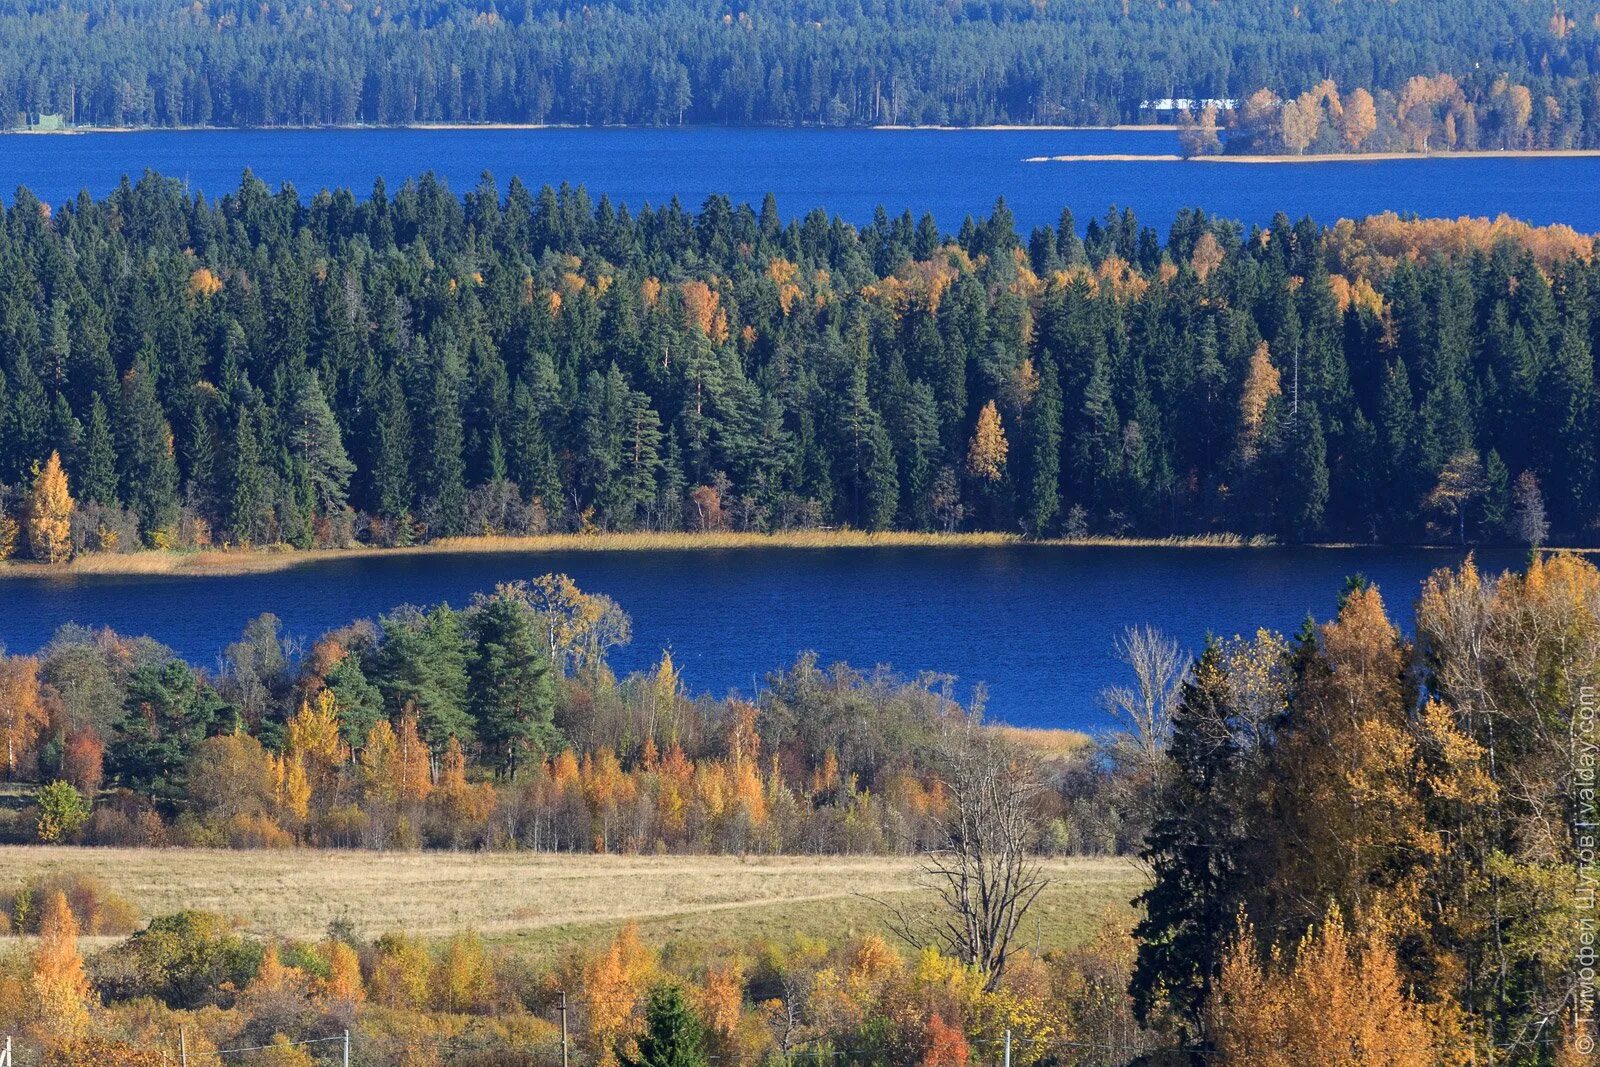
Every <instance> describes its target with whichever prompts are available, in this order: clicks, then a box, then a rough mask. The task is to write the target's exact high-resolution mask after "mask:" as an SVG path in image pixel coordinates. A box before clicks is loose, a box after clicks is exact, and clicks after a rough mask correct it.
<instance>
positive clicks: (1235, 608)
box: [0, 545, 1520, 729]
mask: <svg viewBox="0 0 1600 1067" xmlns="http://www.w3.org/2000/svg"><path fill="white" fill-rule="evenodd" d="M1461 558H1462V553H1461V552H1458V551H1450V550H1428V549H1389V548H1360V549H1302V548H1271V549H1209V548H1171V549H1167V548H1068V547H1061V546H1048V545H1037V546H1030V545H1017V546H1007V547H999V548H904V549H902V548H865V549H731V550H721V551H678V552H654V551H650V552H645V551H636V552H630V551H622V552H576V553H554V552H552V553H521V554H516V553H508V554H495V555H457V556H450V555H437V556H423V555H410V556H403V555H394V556H388V557H384V556H376V557H372V556H368V557H363V558H359V559H350V560H347V561H336V562H332V563H318V564H308V565H305V566H302V567H298V568H294V569H291V570H287V571H283V572H280V573H276V574H264V575H250V576H243V577H226V578H221V577H219V578H192V577H191V578H173V577H116V578H112V577H92V576H85V577H73V578H31V577H26V578H7V579H0V642H3V643H4V644H5V645H6V646H7V647H8V648H9V650H10V651H12V652H31V651H33V650H35V649H37V648H38V647H39V646H40V645H42V644H44V643H45V642H46V641H47V640H49V637H50V635H51V633H52V632H54V630H55V629H56V628H57V627H58V626H60V625H61V624H63V623H66V622H78V623H83V624H86V625H92V626H110V627H112V628H113V629H115V630H117V631H119V632H121V633H126V634H149V635H151V636H152V637H155V638H157V639H158V640H160V641H163V642H165V643H166V644H169V645H171V646H172V647H173V648H174V649H176V650H177V651H178V652H179V653H181V654H182V655H183V656H185V657H186V658H188V659H189V660H190V661H191V662H193V663H196V664H199V665H203V666H209V667H214V666H216V664H217V661H218V657H219V655H220V653H221V651H222V649H223V648H224V646H226V645H227V644H228V642H230V641H232V640H234V639H236V638H237V636H238V634H239V632H240V631H241V630H242V629H243V627H244V624H245V623H246V622H247V621H248V620H249V619H250V618H252V617H253V616H255V615H257V614H259V613H261V612H264V611H271V612H274V613H276V614H277V615H278V616H279V617H280V618H281V619H282V620H283V623H284V629H285V632H286V633H288V634H289V635H292V636H295V637H298V638H301V639H305V641H306V643H307V644H309V641H310V639H314V638H315V637H317V636H318V635H319V634H321V633H322V632H323V631H325V630H327V629H331V628H333V627H336V626H340V625H343V624H344V623H346V622H349V621H351V620H353V619H357V618H368V617H376V616H377V615H379V614H381V613H383V612H386V611H389V610H390V609H392V608H393V607H395V606H396V605H398V604H403V603H413V604H433V603H437V602H440V601H448V602H449V603H451V604H453V605H456V606H462V605H465V604H466V603H467V602H468V600H469V599H470V597H471V595H472V594H473V593H474V592H479V591H488V590H491V589H492V588H493V587H494V585H495V583H497V582H503V581H508V580H511V579H515V578H533V577H536V576H538V575H540V574H543V573H545V572H547V571H565V572H567V573H568V574H571V575H572V576H573V578H575V579H576V580H577V582H578V584H579V585H580V586H581V587H582V588H583V589H585V590H586V591H589V592H600V593H606V594H609V595H610V596H612V597H613V598H615V599H616V600H617V601H618V602H619V603H620V604H621V605H622V607H623V608H624V609H625V610H627V611H628V612H629V614H630V615H632V617H633V628H634V639H633V643H632V644H631V645H630V646H628V647H626V648H622V649H619V650H617V651H616V652H615V653H613V655H612V665H613V666H614V667H615V668H616V669H617V670H618V671H619V673H626V672H628V671H632V670H643V669H647V668H648V667H649V666H650V665H651V664H652V663H654V661H655V660H656V659H657V658H658V657H659V656H660V654H661V650H662V649H663V648H670V649H671V650H672V654H673V658H674V659H675V660H677V661H678V663H679V664H680V666H681V667H682V668H683V674H684V679H685V682H686V683H687V684H688V686H689V687H690V689H691V690H692V691H695V692H705V691H710V692H712V693H714V694H717V695H721V694H723V693H725V692H726V691H727V690H729V689H738V690H741V691H743V692H745V693H747V694H748V693H750V692H752V691H753V690H754V689H755V688H757V687H758V686H759V685H760V684H761V682H762V680H763V679H764V677H765V675H766V674H767V672H769V671H770V670H772V669H774V668H778V667H782V666H785V665H787V664H788V663H791V662H793V660H794V658H795V655H796V654H797V653H798V652H800V651H801V650H804V649H811V650H814V651H816V652H817V653H818V655H819V656H820V657H821V658H822V659H823V660H824V661H825V662H834V661H837V660H846V661H848V662H850V663H852V664H854V665H856V666H858V667H871V666H873V665H874V664H879V663H885V664H892V665H893V666H894V667H895V668H896V669H898V670H900V671H902V672H905V673H908V674H909V673H916V672H920V671H939V672H944V673H949V674H953V675H956V676H957V677H958V679H959V682H960V685H959V692H960V694H961V695H962V697H963V698H965V697H966V696H968V695H969V694H970V692H971V686H972V685H973V684H974V683H984V684H986V685H987V687H988V690H989V702H988V709H989V713H990V715H991V716H993V717H995V718H999V719H1004V720H1006V721H1008V722H1012V723H1017V724H1022V725H1030V726H1067V727H1077V728H1082V729H1096V728H1099V727H1101V726H1104V725H1106V723H1107V719H1106V716H1105V714H1104V713H1103V712H1102V711H1101V708H1100V704H1099V699H1098V698H1099V693H1100V691H1101V690H1102V689H1103V688H1104V687H1106V686H1107V685H1112V684H1117V683H1122V682H1125V681H1127V678H1126V672H1125V670H1124V669H1123V668H1121V667H1120V666H1119V665H1118V664H1117V663H1116V661H1115V660H1114V658H1113V656H1112V641H1113V639H1114V638H1115V637H1116V636H1117V635H1118V634H1120V633H1121V632H1122V630H1123V628H1124V627H1127V626H1132V625H1136V624H1149V625H1152V626H1155V627H1157V628H1159V629H1161V630H1164V631H1166V632H1168V633H1170V634H1172V635H1173V636H1174V637H1177V638H1178V639H1180V640H1181V641H1182V642H1183V643H1184V645H1185V646H1187V647H1188V648H1189V649H1190V650H1198V648H1199V646H1200V644H1201V642H1202V641H1203V640H1204V639H1205V635H1206V634H1207V632H1214V633H1217V634H1220V635H1224V636H1229V635H1232V634H1235V633H1239V632H1244V633H1253V632H1254V631H1255V629H1256V628H1257V627H1260V626H1270V627H1274V628H1277V629H1279V630H1282V631H1284V632H1285V633H1292V632H1294V631H1295V630H1296V629H1297V628H1298V627H1299V625H1300V623H1301V622H1302V621H1303V620H1304V619H1305V617H1306V615H1307V614H1308V613H1310V614H1313V615H1315V616H1316V617H1318V618H1319V619H1325V618H1327V617H1328V616H1329V615H1330V614H1331V613H1332V612H1333V610H1334V605H1335V601H1336V599H1337V597H1338V595H1339V593H1340V591H1341V590H1342V589H1343V587H1344V582H1345V579H1346V577H1347V576H1349V575H1351V574H1355V573H1357V572H1359V573H1362V574H1365V575H1366V576H1367V577H1368V578H1369V579H1371V580H1372V581H1374V582H1376V583H1377V584H1378V586H1379V588H1380V589H1381V590H1382V591H1383V592H1384V594H1385V597H1386V600H1387V602H1388V604H1389V607H1390V612H1391V615H1392V616H1393V617H1394V618H1395V619H1396V620H1397V621H1400V622H1401V624H1402V625H1404V626H1406V627H1409V624H1410V617H1411V605H1412V603H1413V602H1414V601H1415V599H1416V596H1417V592H1418V589H1419V586H1420V583H1421V581H1422V579H1423V578H1425V577H1426V576H1427V575H1428V573H1429V572H1431V571H1432V570H1433V569H1434V568H1437V567H1442V566H1447V565H1453V564H1455V563H1457V562H1459V561H1460V559H1461ZM1478 559H1479V563H1480V565H1481V566H1483V567H1484V568H1485V569H1489V568H1493V569H1495V570H1500V569H1504V568H1506V567H1508V566H1513V565H1515V564H1517V563H1518V562H1519V560H1520V556H1519V555H1518V554H1517V553H1514V552H1509V551H1506V552H1493V551H1491V552H1480V553H1479V554H1478Z"/></svg>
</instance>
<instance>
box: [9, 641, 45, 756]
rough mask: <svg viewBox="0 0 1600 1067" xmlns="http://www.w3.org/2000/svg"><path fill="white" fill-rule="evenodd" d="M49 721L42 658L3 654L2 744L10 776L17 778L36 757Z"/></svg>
mask: <svg viewBox="0 0 1600 1067" xmlns="http://www.w3.org/2000/svg"><path fill="white" fill-rule="evenodd" d="M49 723H50V713H49V709H48V708H47V707H46V706H45V693H44V690H43V689H42V687H41V685H40V682H39V661H38V659H36V658H35V657H33V656H0V743H3V744H4V745H5V752H4V758H5V771H6V777H8V778H10V777H15V776H16V774H17V772H18V771H19V770H20V769H21V768H22V766H23V765H24V764H25V763H27V762H28V761H30V760H31V759H32V758H33V754H34V747H35V746H36V745H37V744H38V743H39V739H40V737H41V736H42V735H43V734H44V730H45V727H46V726H48V725H49Z"/></svg>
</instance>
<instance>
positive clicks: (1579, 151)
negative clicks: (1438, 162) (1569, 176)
mask: <svg viewBox="0 0 1600 1067" xmlns="http://www.w3.org/2000/svg"><path fill="white" fill-rule="evenodd" d="M1592 157H1600V149H1596V148H1516V149H1489V148H1485V149H1474V150H1473V151H1470V152H1322V153H1317V154H1314V155H1308V156H1275V155H1240V156H1229V155H1211V156H1183V155H1178V154H1177V153H1167V152H1162V153H1150V154H1139V153H1105V154H1079V155H1063V156H1029V157H1028V158H1026V159H1024V160H1023V162H1024V163H1392V162H1398V161H1400V160H1432V159H1568V158H1570V159H1587V158H1592Z"/></svg>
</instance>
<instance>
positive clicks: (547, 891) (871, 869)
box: [0, 846, 1142, 957]
mask: <svg viewBox="0 0 1600 1067" xmlns="http://www.w3.org/2000/svg"><path fill="white" fill-rule="evenodd" d="M1046 869H1047V871H1048V873H1049V875H1050V877H1051V885H1050V888H1049V890H1048V891H1047V892H1046V893H1045V894H1044V895H1043V897H1042V898H1041V900H1040V902H1039V904H1038V905H1037V907H1036V911H1035V913H1034V916H1033V917H1034V919H1036V922H1029V923H1028V924H1027V925H1028V931H1027V933H1028V939H1029V940H1030V942H1031V941H1033V940H1035V939H1037V940H1038V941H1039V943H1040V944H1042V945H1043V946H1044V947H1046V948H1048V947H1050V946H1052V945H1062V944H1071V943H1075V942H1077V941H1078V940H1080V939H1081V938H1083V937H1084V936H1086V935H1087V934H1088V933H1089V931H1090V930H1092V929H1093V927H1094V925H1095V924H1096V922H1097V921H1098V920H1099V918H1100V917H1101V916H1102V915H1104V914H1105V913H1106V912H1107V911H1110V910H1115V909H1125V908H1126V907H1128V901H1129V900H1130V899H1131V898H1132V896H1133V895H1134V894H1135V893H1137V892H1138V891H1139V889H1140V888H1141V887H1142V878H1141V875H1140V873H1139V872H1138V870H1137V869H1136V868H1135V867H1134V866H1133V865H1132V864H1130V863H1127V862H1125V861H1121V860H1089V859H1085V860H1052V861H1048V862H1047V864H1046ZM0 870H3V871H4V872H5V874H4V877H3V879H0V882H4V883H10V882H20V881H22V880H24V879H27V878H29V877H31V876H33V875H36V874H41V873H44V872H48V871H62V870H81V871H89V872H92V873H93V874H95V875H97V876H98V877H100V878H101V879H102V880H104V881H105V882H106V883H107V885H109V886H110V887H111V888H112V889H113V890H114V891H115V892H117V893H120V894H121V895H123V896H124V897H126V898H127V899H128V900H129V901H131V902H132V903H133V905H134V906H135V907H136V908H137V909H138V911H139V912H140V914H141V915H142V916H144V917H147V918H148V917H150V916H153V915H162V914H166V913H169V912H174V911H178V910H181V909H184V908H199V909H204V910H208V911H215V912H220V913H222V914H225V915H229V916H232V917H233V918H235V919H237V920H238V921H239V922H241V923H242V924H243V925H244V927H245V928H246V929H248V930H250V931H252V932H254V933H257V934H263V935H276V936H285V937H316V936H319V935H320V934H322V933H323V931H325V930H326V928H327V925H328V923H329V922H330V921H332V920H334V919H337V918H341V917H348V918H349V919H350V920H351V921H352V922H354V924H355V926H356V928H357V929H358V930H359V931H360V932H361V933H363V934H365V935H376V934H379V933H382V932H384V931H386V930H397V929H404V930H409V931H412V932H417V933H422V934H427V935H433V936H438V935H443V934H446V933H449V932H452V931H456V930H461V929H465V928H471V929H475V930H478V931H480V932H482V933H483V934H485V935H486V936H489V937H491V938H492V939H494V940H495V941H498V942H502V943H506V944H512V945H515V946H517V947H518V948H520V949H522V950H524V951H526V952H528V953H530V954H532V955H536V956H546V957H547V956H550V955H554V954H557V953H559V952H561V951H564V950H570V949H571V948H573V947H575V946H578V945H588V944H593V943H595V942H597V941H600V940H603V939H606V938H609V937H611V936H612V935H613V934H614V933H615V931H616V930H617V929H619V928H620V927H621V926H622V925H623V924H625V923H626V922H629V921H637V922H638V923H639V925H640V928H641V932H642V933H643V935H644V936H645V938H646V939H647V940H650V941H653V942H664V941H667V940H671V939H677V938H682V939H689V940H706V941H730V942H740V941H744V940H748V939H750V938H753V937H757V936H762V935H766V936H773V937H783V936H787V935H789V934H791V933H805V934H808V935H811V936H818V937H825V938H829V939H840V938H845V937H849V936H852V935H854V934H858V933H866V932H881V931H883V930H885V929H886V926H885V913H884V907H883V905H882V904H881V903H879V901H881V900H884V899H888V898H894V899H895V900H897V901H899V902H908V901H909V902H912V903H915V897H916V896H917V895H919V894H922V893H923V892H924V891H923V890H921V889H919V888H918V887H917V885H916V880H915V879H916V870H917V865H916V861H915V860H912V859H904V858H888V857H875V856H867V857H811V856H805V857H764V858H751V859H745V860H741V859H739V858H738V857H736V856H588V855H548V854H544V855H530V854H517V853H503V852H502V853H438V852H405V853H398V852H391V853H374V852H335V851H285V852H271V851H256V852H242V851H241V852H235V851H212V850H205V849H88V848H71V847H53V846H11V847H4V848H0Z"/></svg>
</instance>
